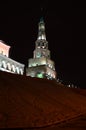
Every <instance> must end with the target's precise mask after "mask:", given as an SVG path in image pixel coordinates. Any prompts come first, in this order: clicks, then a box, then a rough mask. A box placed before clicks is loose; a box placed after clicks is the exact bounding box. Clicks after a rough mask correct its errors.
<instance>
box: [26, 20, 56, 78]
mask: <svg viewBox="0 0 86 130" xmlns="http://www.w3.org/2000/svg"><path fill="white" fill-rule="evenodd" d="M26 75H27V76H31V77H38V78H47V79H56V77H57V74H56V71H55V63H54V61H52V60H51V59H50V50H49V49H48V41H47V40H46V34H45V23H44V20H43V18H41V19H40V22H39V24H38V37H37V40H36V42H35V50H34V52H33V58H31V59H29V60H28V68H26Z"/></svg>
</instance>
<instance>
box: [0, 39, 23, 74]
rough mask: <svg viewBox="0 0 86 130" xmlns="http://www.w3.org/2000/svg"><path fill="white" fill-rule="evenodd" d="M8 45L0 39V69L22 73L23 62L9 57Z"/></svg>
mask: <svg viewBox="0 0 86 130" xmlns="http://www.w3.org/2000/svg"><path fill="white" fill-rule="evenodd" d="M9 50H10V46H8V45H6V44H5V43H4V42H3V41H2V40H0V70H1V71H6V72H10V73H16V74H21V75H23V73H24V64H21V63H19V62H17V61H15V60H12V59H11V58H9Z"/></svg>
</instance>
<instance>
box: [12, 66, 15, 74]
mask: <svg viewBox="0 0 86 130" xmlns="http://www.w3.org/2000/svg"><path fill="white" fill-rule="evenodd" d="M11 70H12V71H13V72H14V73H15V66H14V65H12V68H11Z"/></svg>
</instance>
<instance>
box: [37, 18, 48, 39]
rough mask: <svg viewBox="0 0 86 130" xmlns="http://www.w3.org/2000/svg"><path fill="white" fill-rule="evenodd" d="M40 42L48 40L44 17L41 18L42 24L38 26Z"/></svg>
mask: <svg viewBox="0 0 86 130" xmlns="http://www.w3.org/2000/svg"><path fill="white" fill-rule="evenodd" d="M37 39H39V40H43V39H44V40H46V34H45V23H44V19H43V16H42V17H41V18H40V22H39V24H38V38H37Z"/></svg>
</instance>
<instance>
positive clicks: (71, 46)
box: [0, 1, 86, 88]
mask: <svg viewBox="0 0 86 130" xmlns="http://www.w3.org/2000/svg"><path fill="white" fill-rule="evenodd" d="M41 7H42V8H43V11H41ZM85 11H86V9H85V8H74V7H73V6H72V2H69V3H65V2H62V1H61V2H57V3H56V2H54V3H53V2H50V1H47V2H35V3H34V1H32V2H31V3H27V2H26V3H25V2H21V3H17V2H13V1H12V2H11V3H10V2H6V3H0V40H3V41H5V42H6V43H7V44H8V45H11V50H10V57H11V58H12V59H14V60H17V61H18V62H21V63H24V64H25V65H26V66H27V64H28V59H29V58H31V57H32V56H33V50H34V48H35V41H36V38H37V33H38V22H39V19H40V17H41V16H44V21H45V27H46V36H47V41H48V44H49V50H50V51H51V59H52V60H54V61H55V66H56V71H57V74H58V78H59V79H61V80H63V81H64V82H65V83H68V84H69V83H73V84H74V85H77V86H79V87H81V88H83V87H86V86H85V66H86V63H85V59H86V58H85V43H86V40H85V34H86V32H85V30H86V27H85V26H86V25H85V23H86V20H85ZM84 32H85V33H84Z"/></svg>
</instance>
